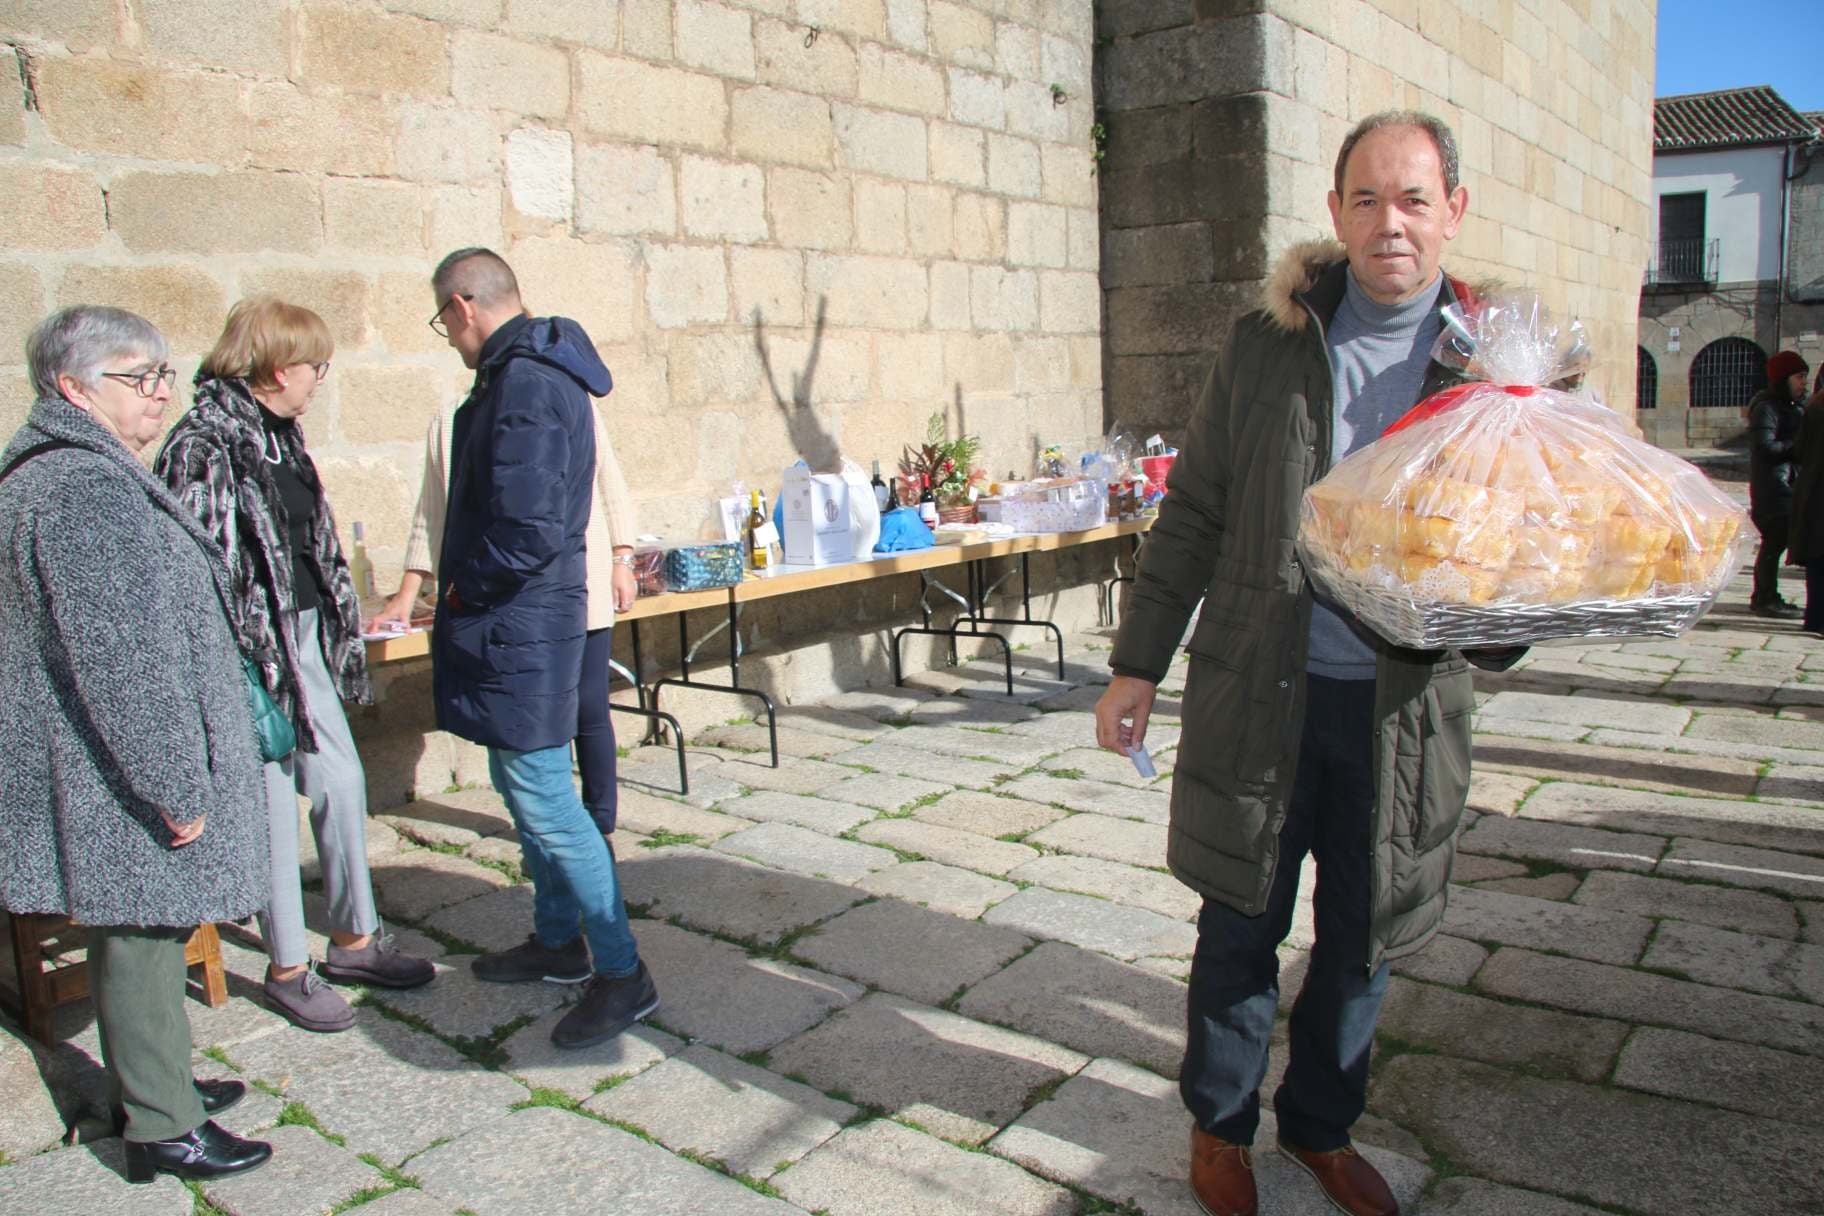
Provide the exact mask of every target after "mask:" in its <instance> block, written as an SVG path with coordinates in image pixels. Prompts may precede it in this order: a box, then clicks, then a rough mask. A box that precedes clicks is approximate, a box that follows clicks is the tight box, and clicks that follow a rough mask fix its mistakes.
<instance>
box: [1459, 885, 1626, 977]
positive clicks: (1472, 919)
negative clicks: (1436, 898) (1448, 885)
mask: <svg viewBox="0 0 1824 1216" xmlns="http://www.w3.org/2000/svg"><path fill="white" fill-rule="evenodd" d="M1444 931H1445V932H1446V933H1449V934H1452V935H1453V936H1456V937H1466V938H1469V939H1471V940H1472V941H1482V942H1491V941H1492V942H1500V943H1502V944H1503V945H1509V946H1535V947H1540V948H1543V949H1548V950H1559V951H1562V952H1563V953H1565V954H1571V955H1575V956H1576V957H1578V958H1587V959H1591V960H1594V961H1596V962H1601V963H1623V964H1626V963H1632V962H1634V961H1635V960H1636V959H1638V958H1639V957H1640V952H1641V951H1642V950H1644V949H1645V948H1646V945H1647V938H1648V936H1649V935H1650V934H1651V933H1652V931H1653V922H1652V921H1650V920H1647V919H1645V918H1644V917H1639V916H1634V915H1632V914H1631V913H1627V912H1610V911H1607V910H1605V909H1601V908H1586V907H1581V906H1579V905H1576V904H1564V903H1559V902H1557V901H1555V900H1549V899H1534V898H1531V897H1529V896H1525V895H1508V894H1505V893H1503V892H1500V891H1490V890H1487V889H1485V888H1482V887H1456V888H1453V889H1452V890H1451V893H1450V901H1449V904H1448V905H1447V906H1446V908H1445V909H1444Z"/></svg>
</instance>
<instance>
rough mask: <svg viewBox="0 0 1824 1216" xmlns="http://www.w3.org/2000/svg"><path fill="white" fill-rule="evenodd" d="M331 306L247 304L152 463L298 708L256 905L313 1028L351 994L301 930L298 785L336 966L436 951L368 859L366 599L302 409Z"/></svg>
mask: <svg viewBox="0 0 1824 1216" xmlns="http://www.w3.org/2000/svg"><path fill="white" fill-rule="evenodd" d="M333 350H334V343H333V341H332V340H331V338H330V334H329V327H328V326H326V325H325V324H324V323H323V318H321V317H319V316H318V315H317V314H316V313H314V312H312V311H310V310H309V309H308V308H301V307H299V306H298V305H295V304H287V303H285V302H284V301H282V300H279V299H277V298H276V297H273V296H255V297H253V298H251V299H246V300H242V301H241V302H240V303H238V304H236V305H235V306H234V308H233V309H232V310H231V311H230V312H229V314H228V324H227V326H226V327H225V328H224V329H223V330H222V336H221V337H220V338H219V339H217V341H216V344H215V349H213V350H211V351H210V352H209V354H208V357H206V358H205V359H204V360H203V364H202V367H201V368H200V369H198V371H197V374H196V404H195V406H194V407H193V408H192V409H191V410H190V412H189V413H187V414H185V415H184V416H183V418H182V419H181V420H179V422H178V424H177V425H176V427H174V428H173V429H172V431H171V435H170V438H168V439H167V440H166V441H165V446H164V450H163V451H161V452H160V453H159V455H158V464H157V472H158V474H159V476H161V477H163V478H164V480H165V482H166V484H167V485H169V486H170V487H171V491H172V493H173V494H175V495H176V496H177V498H178V499H179V500H180V501H181V502H183V503H184V505H185V506H187V507H189V508H190V510H191V511H193V512H195V514H196V516H197V518H198V519H199V520H200V521H201V522H202V524H203V527H204V528H205V529H206V530H207V531H208V532H209V533H210V535H211V536H213V537H214V538H215V540H216V542H217V543H218V544H220V545H221V547H222V549H223V551H224V552H225V553H226V555H227V559H228V569H229V580H230V584H231V587H232V589H233V597H232V600H231V608H232V610H233V612H234V616H235V621H234V625H235V632H236V633H237V635H238V638H239V641H240V644H241V649H242V651H243V653H245V654H246V655H247V656H248V657H250V658H251V659H253V660H254V662H255V663H256V665H257V666H258V668H259V671H260V675H261V678H262V680H263V681H264V683H265V686H266V690H267V691H268V692H269V693H271V694H272V697H273V700H274V701H276V702H277V703H278V705H279V707H280V709H282V710H283V711H284V712H285V713H287V714H288V715H289V716H290V718H291V721H292V725H293V727H294V728H295V729H296V731H297V736H298V746H297V750H296V751H295V752H293V753H292V754H291V755H290V756H288V757H286V758H285V759H283V760H277V761H272V762H270V763H268V764H267V765H266V774H265V776H266V796H267V801H268V803H269V807H268V809H269V812H270V815H271V820H272V900H271V903H269V904H268V905H267V908H266V911H265V912H264V913H263V914H262V915H261V917H260V931H261V933H262V935H263V936H264V937H265V940H266V949H267V953H268V954H269V955H270V956H271V960H272V961H271V964H270V965H269V967H268V969H267V973H266V983H265V994H266V1001H267V1004H268V1005H269V1006H271V1008H272V1009H273V1010H274V1011H275V1012H276V1013H279V1014H280V1015H282V1016H284V1017H286V1018H288V1019H290V1020H291V1021H292V1022H294V1023H296V1024H297V1025H299V1026H302V1027H303V1028H304V1029H306V1030H318V1031H335V1030H346V1029H348V1028H349V1027H350V1026H352V1025H354V1020H355V1015H354V1010H352V1009H351V1008H350V1007H349V1005H348V1002H347V1001H346V1000H344V999H343V998H342V996H341V995H340V994H338V993H337V992H336V991H335V990H333V989H332V988H330V987H328V986H327V985H325V984H324V983H323V982H322V980H321V979H319V978H318V973H317V971H316V969H315V968H314V966H313V965H312V963H311V960H310V952H309V946H308V944H307V941H306V938H305V933H304V895H303V888H302V885H301V882H300V876H299V873H298V802H297V799H298V795H300V794H302V795H303V796H304V797H305V798H307V799H308V800H309V801H310V826H311V830H312V833H313V834H314V835H315V837H316V842H317V855H318V857H319V858H320V859H321V862H322V868H323V893H324V896H325V898H326V899H327V901H328V903H329V937H330V945H329V950H328V957H327V958H326V959H325V960H324V965H323V968H322V975H324V976H327V977H328V978H330V979H333V980H341V981H347V982H353V983H362V984H378V985H381V986H383V987H389V988H415V987H417V986H419V985H420V984H425V983H428V982H429V981H430V979H431V977H432V975H433V970H432V967H431V964H430V963H429V962H428V961H426V960H424V959H420V958H414V957H412V956H410V955H407V954H404V953H401V952H400V951H398V950H395V949H394V948H393V945H392V940H391V936H390V935H389V934H386V933H384V932H382V931H381V925H380V920H379V917H378V915H377V914H376V913H375V910H374V893H373V884H372V882H371V880H370V878H369V876H368V867H367V843H366V840H367V837H366V819H367V778H366V775H365V773H364V772H363V771H362V768H361V757H360V755H359V753H357V752H356V750H355V741H354V737H353V736H352V735H351V734H350V732H349V729H348V719H347V717H346V716H344V714H343V712H342V704H341V703H342V701H344V700H349V701H356V702H361V703H366V702H368V701H370V700H371V699H372V691H371V688H370V686H369V684H368V678H367V658H366V652H365V651H364V649H363V647H362V644H361V605H360V602H359V600H358V599H357V597H356V594H355V587H354V582H353V580H352V579H351V578H350V577H349V573H348V563H347V561H346V560H345V559H344V557H343V555H342V545H341V542H340V541H339V540H338V539H337V537H336V525H335V518H334V516H333V515H331V513H330V509H329V500H328V499H327V498H326V497H325V496H324V492H323V482H322V480H321V479H320V478H319V477H318V476H317V469H316V465H315V464H313V463H312V462H311V459H310V455H309V453H307V452H306V451H305V450H304V432H303V430H302V429H301V428H300V427H299V426H298V419H299V418H300V417H302V416H303V414H304V412H305V411H306V410H308V409H309V408H310V404H311V400H312V399H313V398H314V397H315V396H316V393H317V389H318V388H320V387H321V386H322V384H323V381H324V380H325V379H326V378H327V377H328V375H329V360H330V355H331V354H332V353H333Z"/></svg>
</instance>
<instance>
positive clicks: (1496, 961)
mask: <svg viewBox="0 0 1824 1216" xmlns="http://www.w3.org/2000/svg"><path fill="white" fill-rule="evenodd" d="M1475 986H1476V988H1477V989H1479V990H1480V991H1483V992H1487V993H1489V994H1491V995H1493V996H1500V997H1506V998H1508V999H1509V1000H1516V1001H1528V1002H1531V1003H1533V1004H1536V1005H1552V1006H1556V1007H1557V1008H1559V1009H1568V1010H1571V1011H1572V1012H1575V1013H1587V1014H1593V1015H1595V1016H1597V1017H1605V1018H1614V1019H1616V1020H1618V1021H1623V1022H1634V1023H1639V1024H1645V1025H1651V1026H1666V1027H1670V1028H1673V1029H1677V1030H1689V1031H1694V1032H1695V1033H1698V1034H1703V1035H1709V1036H1710V1037H1712V1038H1718V1039H1732V1040H1734V1041H1735V1042H1738V1043H1756V1044H1759V1045H1761V1046H1763V1047H1777V1048H1781V1049H1783V1050H1786V1051H1798V1052H1804V1053H1805V1054H1807V1055H1813V1056H1824V1009H1819V1008H1817V1007H1816V1006H1814V1005H1807V1004H1805V1003H1803V1002H1800V1001H1789V1000H1784V999H1782V998H1780V997H1773V996H1762V995H1759V994H1757V993H1752V992H1736V991H1734V990H1732V989H1728V988H1716V987H1713V986H1711V985H1709V984H1698V983H1693V982H1692V981H1690V980H1680V979H1673V978H1671V977H1670V976H1664V975H1654V974H1652V973H1650V972H1646V971H1636V970H1633V969H1631V968H1627V967H1610V966H1606V965H1604V964H1601V963H1591V962H1586V961H1584V960H1582V959H1574V958H1560V957H1558V956H1556V955H1550V954H1538V953H1535V952H1534V951H1531V950H1520V949H1514V948H1505V949H1502V950H1498V951H1496V952H1495V954H1494V957H1492V958H1490V959H1489V960H1488V962H1487V963H1485V964H1483V966H1482V969H1481V970H1479V971H1478V972H1476V977H1475Z"/></svg>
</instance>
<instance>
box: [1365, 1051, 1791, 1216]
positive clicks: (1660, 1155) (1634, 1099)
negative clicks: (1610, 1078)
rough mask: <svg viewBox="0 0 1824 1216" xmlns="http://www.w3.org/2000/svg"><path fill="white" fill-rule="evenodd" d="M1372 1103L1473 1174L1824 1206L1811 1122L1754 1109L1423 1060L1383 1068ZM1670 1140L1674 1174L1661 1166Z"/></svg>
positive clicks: (1685, 1208) (1608, 1194) (1639, 1194)
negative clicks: (1778, 1118) (1546, 1114)
mask: <svg viewBox="0 0 1824 1216" xmlns="http://www.w3.org/2000/svg"><path fill="white" fill-rule="evenodd" d="M1370 1103H1371V1105H1372V1106H1373V1107H1374V1109H1375V1110H1377V1111H1380V1112H1381V1113H1383V1114H1385V1115H1387V1116H1389V1117H1390V1118H1393V1119H1394V1120H1396V1121H1397V1122H1400V1123H1402V1124H1404V1125H1406V1126H1408V1127H1411V1128H1412V1129H1413V1130H1415V1131H1416V1132H1418V1134H1419V1135H1420V1136H1421V1137H1424V1138H1426V1139H1427V1140H1428V1142H1430V1143H1432V1144H1433V1145H1435V1146H1437V1147H1438V1149H1439V1150H1440V1151H1441V1152H1442V1153H1443V1154H1444V1155H1445V1156H1446V1157H1448V1158H1449V1159H1450V1160H1451V1161H1452V1162H1453V1163H1455V1164H1456V1165H1457V1166H1458V1168H1460V1169H1462V1170H1463V1171H1464V1172H1466V1173H1469V1174H1473V1175H1477V1176H1480V1177H1485V1178H1490V1179H1493V1180H1495V1181H1498V1182H1505V1183H1510V1184H1513V1185H1516V1186H1522V1187H1528V1188H1534V1189H1545V1188H1550V1189H1551V1190H1554V1191H1559V1192H1564V1193H1569V1194H1575V1195H1581V1196H1587V1197H1589V1198H1590V1199H1592V1200H1594V1201H1596V1202H1598V1203H1603V1204H1609V1205H1613V1206H1615V1207H1620V1208H1624V1209H1625V1210H1629V1211H1646V1212H1655V1213H1658V1212H1667V1213H1670V1212H1678V1213H1681V1214H1685V1213H1689V1214H1690V1216H1708V1214H1715V1216H1724V1214H1727V1216H1740V1214H1741V1213H1744V1212H1757V1213H1763V1212H1764V1213H1767V1214H1768V1216H1773V1214H1774V1213H1784V1212H1793V1213H1797V1212H1802V1211H1805V1210H1806V1209H1808V1208H1813V1209H1815V1208H1816V1207H1817V1206H1818V1205H1819V1204H1820V1203H1824V1175H1820V1173H1819V1172H1818V1170H1817V1168H1816V1161H1815V1160H1814V1150H1815V1145H1816V1136H1817V1133H1816V1131H1815V1129H1812V1128H1801V1127H1798V1126H1795V1125H1793V1124H1786V1123H1777V1122H1774V1121H1773V1120H1769V1119H1760V1118H1757V1117H1755V1116H1753V1115H1743V1114H1739V1113H1736V1112H1733V1111H1730V1112H1724V1111H1717V1110H1712V1109H1708V1108H1705V1107H1701V1106H1694V1105H1691V1104H1689V1103H1683V1102H1672V1101H1668V1100H1666V1099H1663V1098H1654V1097H1647V1096H1643V1095H1636V1094H1629V1093H1625V1092H1622V1091H1618V1090H1612V1089H1599V1088H1593V1087H1590V1086H1585V1085H1580V1084H1577V1083H1576V1082H1571V1081H1548V1080H1537V1079H1534V1078H1529V1077H1523V1076H1518V1075H1516V1074H1513V1073H1509V1072H1505V1071H1503V1070H1501V1069H1496V1068H1490V1067H1488V1066H1487V1065H1482V1064H1471V1063H1463V1062H1458V1061H1454V1060H1449V1059H1447V1058H1445V1057H1442V1056H1422V1055H1408V1056H1401V1057H1399V1058H1398V1059H1395V1060H1393V1061H1391V1062H1390V1063H1387V1064H1385V1065H1383V1066H1382V1067H1381V1068H1380V1070H1379V1075H1378V1076H1377V1077H1376V1079H1375V1080H1374V1082H1373V1087H1372V1090H1371V1097H1370ZM1541 1110H1550V1111H1551V1117H1550V1118H1541V1117H1539V1112H1540V1111H1541ZM1668 1145H1677V1146H1678V1150H1677V1156H1678V1160H1679V1163H1680V1168H1678V1169H1668V1168H1666V1156H1665V1155H1666V1146H1668Z"/></svg>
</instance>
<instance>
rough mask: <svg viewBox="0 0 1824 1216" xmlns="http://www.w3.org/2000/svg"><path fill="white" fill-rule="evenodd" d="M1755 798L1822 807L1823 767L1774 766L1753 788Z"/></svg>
mask: <svg viewBox="0 0 1824 1216" xmlns="http://www.w3.org/2000/svg"><path fill="white" fill-rule="evenodd" d="M1754 794H1755V797H1757V798H1772V799H1776V800H1778V801H1781V802H1803V803H1806V804H1807V805H1810V806H1824V766H1819V765H1815V764H1776V765H1774V766H1773V767H1772V768H1770V769H1768V770H1767V773H1766V775H1765V776H1763V777H1762V778H1761V780H1760V784H1758V785H1756V786H1755V788H1754Z"/></svg>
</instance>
